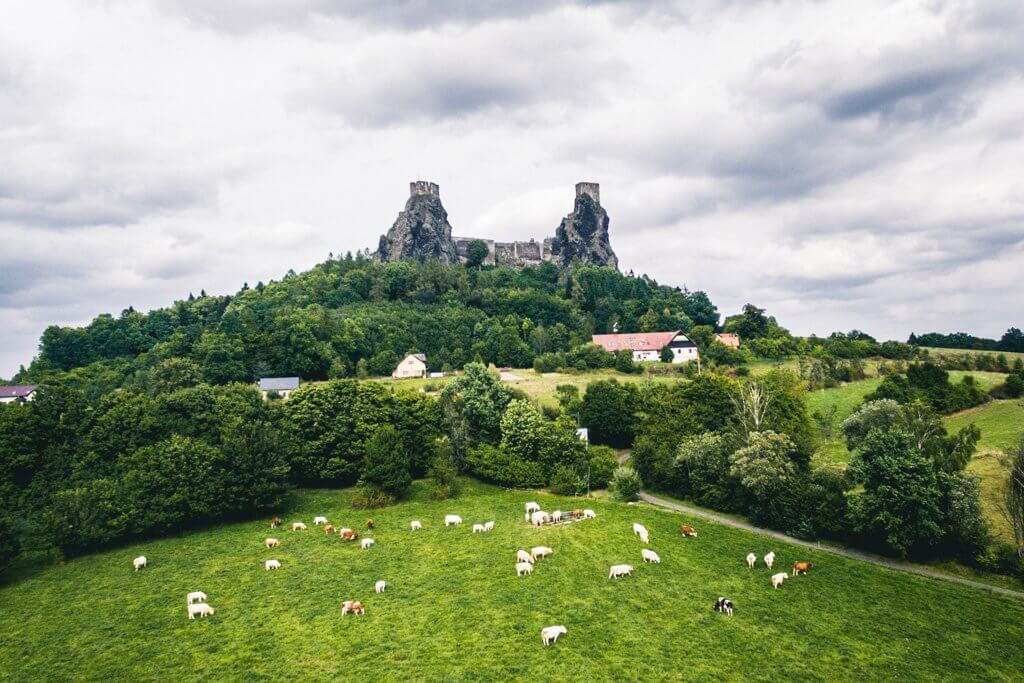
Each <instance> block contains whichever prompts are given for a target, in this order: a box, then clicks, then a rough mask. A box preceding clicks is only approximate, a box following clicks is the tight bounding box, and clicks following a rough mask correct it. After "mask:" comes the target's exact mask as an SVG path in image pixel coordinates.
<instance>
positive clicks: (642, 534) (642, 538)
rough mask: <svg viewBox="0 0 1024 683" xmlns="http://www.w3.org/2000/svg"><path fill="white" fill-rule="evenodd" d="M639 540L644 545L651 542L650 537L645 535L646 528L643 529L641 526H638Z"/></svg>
mask: <svg viewBox="0 0 1024 683" xmlns="http://www.w3.org/2000/svg"><path fill="white" fill-rule="evenodd" d="M640 541H641V542H642V543H643V544H644V545H648V544H649V543H650V542H651V539H650V537H648V535H647V529H644V528H643V527H640Z"/></svg>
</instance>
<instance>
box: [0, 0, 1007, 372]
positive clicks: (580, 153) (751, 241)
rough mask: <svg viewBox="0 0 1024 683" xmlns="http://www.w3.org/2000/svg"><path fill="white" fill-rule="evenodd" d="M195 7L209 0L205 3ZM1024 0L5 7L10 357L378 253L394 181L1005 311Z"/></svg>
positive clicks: (938, 318) (1002, 325) (812, 313)
mask: <svg viewBox="0 0 1024 683" xmlns="http://www.w3.org/2000/svg"><path fill="white" fill-rule="evenodd" d="M211 7H213V8H215V9H211ZM1022 36H1024V3H1021V2H1020V0H983V1H982V0H979V1H978V2H967V1H964V2H957V1H945V0H918V1H910V2H875V1H873V0H858V1H857V2H849V1H847V0H842V1H828V0H824V1H821V2H785V1H778V2H755V1H753V0H750V1H743V2H740V1H737V0H685V1H681V2H679V3H678V4H677V5H672V4H670V3H655V2H644V1H641V0H637V1H635V2H630V1H628V0H622V1H620V2H614V1H609V2H571V1H562V2H558V1H555V0H552V1H546V0H520V1H518V2H514V3H513V2H504V1H501V2H498V1H490V0H461V1H460V0H430V1H428V0H405V1H402V2H391V3H388V2H383V1H380V0H350V1H348V2H330V1H329V0H293V1H291V2H279V1H278V0H251V1H245V0H217V2H216V3H213V2H208V1H207V0H151V1H148V2H147V1H143V0H103V1H99V0H98V1H96V2H85V1H81V0H80V1H79V2H67V3H65V2H57V1H51V0H33V2H30V3H14V4H13V5H11V6H9V7H7V8H6V9H5V11H4V18H3V21H0V329H2V330H3V334H2V336H0V376H10V374H11V373H12V372H13V371H14V370H15V369H16V368H17V366H18V364H19V363H27V362H28V361H29V360H31V358H32V356H33V355H34V353H35V350H36V345H37V341H38V338H39V335H40V333H41V332H42V330H43V329H44V328H45V327H46V325H48V324H50V323H60V324H81V323H84V322H87V321H88V320H89V319H91V318H92V317H93V316H94V315H96V314H98V313H101V312H113V313H114V314H117V313H119V312H120V311H121V310H122V309H124V308H126V307H127V306H129V305H133V306H135V308H137V309H149V308H152V307H156V306H160V305H165V304H167V303H169V302H170V301H172V300H173V299H175V298H180V297H183V296H187V295H188V292H189V291H194V292H197V293H198V291H199V290H200V289H204V288H205V289H206V291H207V292H210V293H228V292H233V291H235V290H237V289H238V287H239V286H240V285H241V284H242V283H243V282H245V281H248V282H249V283H250V284H254V283H255V282H257V281H258V280H269V279H272V278H277V277H280V276H281V275H282V274H283V273H284V272H285V271H287V270H288V269H289V268H294V269H295V270H297V271H298V270H302V269H305V268H308V267H309V266H311V265H313V264H314V263H317V262H319V261H321V260H323V259H324V258H325V257H326V256H327V254H328V253H329V252H332V251H333V252H335V253H338V252H344V251H346V250H350V249H351V250H356V249H359V248H362V247H371V246H375V245H376V241H377V238H378V236H379V235H380V234H381V233H382V232H384V231H385V230H386V229H387V228H388V226H389V225H390V224H391V222H392V221H393V220H394V218H395V215H396V214H397V212H398V210H399V209H400V208H401V207H402V204H403V202H404V201H405V199H406V196H407V194H408V181H410V180H413V179H416V178H423V179H428V180H433V181H436V182H438V183H440V185H441V197H442V200H443V201H444V203H445V206H446V208H447V209H448V212H449V215H450V220H451V222H452V224H453V226H454V227H455V232H456V233H457V234H469V235H475V236H481V237H494V238H518V239H522V238H528V237H536V238H542V237H545V236H548V235H550V234H552V233H553V231H554V228H555V226H556V225H557V224H558V221H559V220H560V218H561V216H563V215H564V214H565V213H567V212H568V211H569V210H570V209H571V207H572V197H573V195H572V192H573V190H572V186H573V184H574V183H575V182H576V181H578V180H594V181H598V182H600V183H601V196H602V203H603V204H604V206H605V208H606V209H607V210H608V212H609V213H610V215H611V218H612V222H611V239H612V245H613V247H614V248H615V250H616V252H617V253H618V255H619V258H620V263H621V266H622V268H623V269H624V270H627V271H628V270H634V271H635V272H637V273H648V274H650V275H651V276H653V277H655V278H657V279H658V280H659V281H662V282H665V283H670V284H679V285H683V284H685V285H686V286H688V287H690V288H691V289H704V290H706V291H708V293H709V294H710V295H711V297H712V299H713V300H714V301H715V302H716V303H717V304H718V306H719V308H720V309H722V311H723V312H724V313H731V312H734V311H735V310H736V309H738V308H739V307H740V306H741V305H742V304H743V303H745V302H747V301H752V302H755V303H757V304H758V305H761V306H765V307H767V308H768V309H769V311H770V312H771V313H773V314H775V315H776V316H777V317H778V318H779V320H780V322H782V323H783V324H784V325H786V326H788V327H789V328H790V329H792V330H793V331H794V332H797V333H804V334H806V333H810V332H817V333H828V332H830V331H832V330H835V329H843V330H847V329H850V328H854V327H856V328H860V329H865V330H867V331H870V332H872V333H874V334H876V335H877V336H880V337H886V338H890V337H891V338H899V339H903V338H905V336H906V335H907V334H908V333H909V332H910V331H912V330H916V331H924V330H943V331H953V330H961V329H962V330H966V331H970V332H973V333H976V334H981V335H988V336H998V335H999V334H1001V333H1002V332H1003V330H1005V329H1006V328H1007V327H1008V326H1009V325H1011V324H1013V325H1017V326H1020V325H1022V324H1024V296H1022V294H1021V287H1020V280H1021V274H1022V273H1024V137H1022V136H1024V39H1022V38H1021V37H1022Z"/></svg>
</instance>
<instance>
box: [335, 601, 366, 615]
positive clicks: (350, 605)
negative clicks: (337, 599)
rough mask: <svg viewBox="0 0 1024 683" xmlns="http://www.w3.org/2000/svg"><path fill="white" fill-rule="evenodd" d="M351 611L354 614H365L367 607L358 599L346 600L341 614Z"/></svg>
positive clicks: (342, 605)
mask: <svg viewBox="0 0 1024 683" xmlns="http://www.w3.org/2000/svg"><path fill="white" fill-rule="evenodd" d="M349 612H351V613H352V614H365V613H366V608H365V607H363V603H361V602H359V601H358V600H346V601H345V602H343V603H341V614H342V616H344V615H346V614H348V613H349Z"/></svg>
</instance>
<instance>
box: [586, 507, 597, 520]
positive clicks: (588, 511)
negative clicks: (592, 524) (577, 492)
mask: <svg viewBox="0 0 1024 683" xmlns="http://www.w3.org/2000/svg"><path fill="white" fill-rule="evenodd" d="M595 517H597V513H596V512H594V511H593V510H591V509H589V508H587V509H586V510H584V511H583V519H594V518H595Z"/></svg>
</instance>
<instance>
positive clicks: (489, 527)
mask: <svg viewBox="0 0 1024 683" xmlns="http://www.w3.org/2000/svg"><path fill="white" fill-rule="evenodd" d="M493 528H494V521H493V520H491V521H490V522H485V523H484V531H490V530H492V529H493Z"/></svg>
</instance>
